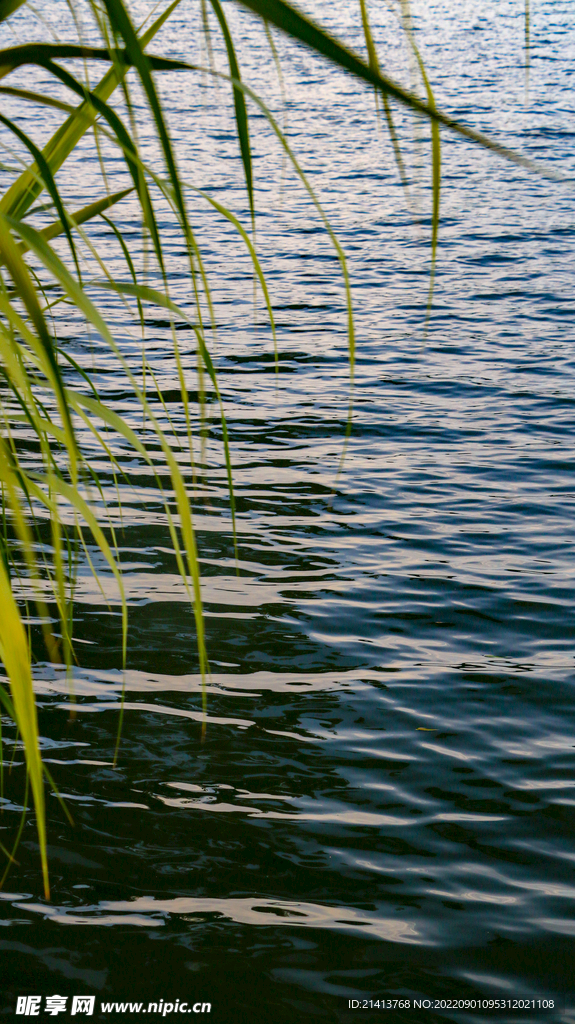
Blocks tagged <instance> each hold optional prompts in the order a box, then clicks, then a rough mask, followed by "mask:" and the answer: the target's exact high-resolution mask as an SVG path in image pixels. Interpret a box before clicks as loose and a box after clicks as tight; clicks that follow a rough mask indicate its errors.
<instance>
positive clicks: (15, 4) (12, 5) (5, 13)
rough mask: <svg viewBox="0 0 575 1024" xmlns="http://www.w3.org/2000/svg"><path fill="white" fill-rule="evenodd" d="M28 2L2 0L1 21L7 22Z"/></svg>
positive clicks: (0, 4)
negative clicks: (7, 19)
mask: <svg viewBox="0 0 575 1024" xmlns="http://www.w3.org/2000/svg"><path fill="white" fill-rule="evenodd" d="M25 3H26V0H0V21H6V18H9V17H10V15H11V14H13V13H14V11H17V10H18V8H19V7H22V4H25Z"/></svg>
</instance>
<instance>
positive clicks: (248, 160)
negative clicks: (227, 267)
mask: <svg viewBox="0 0 575 1024" xmlns="http://www.w3.org/2000/svg"><path fill="white" fill-rule="evenodd" d="M210 3H211V5H212V7H213V9H214V13H215V15H216V18H217V19H218V21H219V23H220V28H221V30H222V35H223V37H224V41H225V44H226V50H227V54H228V63H229V65H230V76H231V78H232V79H237V80H238V81H240V82H241V79H242V76H241V74H240V69H239V66H238V61H237V57H236V51H235V48H234V43H233V40H232V36H231V32H230V29H229V26H228V23H227V21H226V16H225V14H224V12H223V9H222V5H221V3H220V0H210ZM233 91H234V107H235V112H236V127H237V130H238V140H239V144H240V153H241V157H242V163H243V165H244V174H245V178H246V188H247V190H248V198H249V202H250V213H251V218H252V226H253V224H254V222H255V209H254V184H253V172H252V155H251V149H250V134H249V126H248V113H247V110H246V101H245V99H244V94H243V92H242V91H241V89H238V88H236V86H235V85H234V87H233Z"/></svg>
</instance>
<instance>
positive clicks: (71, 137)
mask: <svg viewBox="0 0 575 1024" xmlns="http://www.w3.org/2000/svg"><path fill="white" fill-rule="evenodd" d="M180 3H181V0H173V2H172V3H171V4H170V5H169V6H168V7H167V8H166V10H165V11H163V12H162V14H161V15H160V16H159V17H158V18H156V20H155V21H154V22H153V24H152V25H150V27H149V28H148V29H146V31H145V32H144V33H143V34H142V37H141V45H142V46H143V47H145V46H147V45H148V43H150V42H151V41H152V39H153V38H154V36H155V35H156V33H157V32H159V30H160V29H161V27H162V25H164V23H165V22H166V21H167V19H168V18H169V17H170V15H171V14H172V12H173V11H174V10H175V9H176V7H177V6H178V5H179V4H180ZM83 49H84V51H86V49H87V48H86V47H84V48H83ZM0 57H1V54H0ZM104 59H105V60H109V54H108V53H107V51H106V54H105V57H104ZM0 63H1V62H0ZM127 70H128V69H127V66H126V68H125V69H121V70H120V71H119V70H118V68H116V67H113V68H111V69H110V70H109V71H107V72H106V74H105V75H104V77H103V78H102V80H101V81H100V82H99V83H98V85H97V86H96V87H95V89H94V90H93V92H94V93H95V95H97V96H98V97H99V98H100V99H102V100H107V99H108V98H109V97H110V96H111V95H112V93H113V92H114V89H115V88H116V87H117V85H118V84H119V82H120V77H121V75H122V74H126V72H127ZM0 77H1V75H0ZM96 116H97V114H96V111H95V110H94V108H93V106H92V104H91V103H90V102H89V101H86V100H84V101H83V102H82V103H81V104H80V106H79V107H77V109H76V110H75V111H74V113H73V114H70V116H69V117H68V118H67V120H66V121H65V122H64V124H63V125H61V126H60V128H58V130H57V131H56V132H55V134H54V135H53V136H52V138H51V139H50V141H49V142H48V143H47V145H46V146H45V147H44V149H43V150H42V152H43V154H44V156H45V158H46V160H47V161H48V163H49V164H50V168H51V170H52V173H53V174H55V173H56V171H57V170H58V169H59V168H60V167H61V166H62V164H63V163H64V161H65V160H66V159H67V157H68V156H69V155H70V153H71V152H72V151H73V150H74V149H75V148H76V146H77V144H78V142H79V141H80V139H81V138H82V136H83V135H85V133H86V132H87V131H88V129H89V128H91V127H92V125H93V124H94V122H95V120H96ZM37 175H38V167H36V166H34V165H32V166H31V167H30V168H28V169H27V170H25V171H23V173H22V174H21V175H20V176H19V178H18V179H17V180H16V181H15V182H14V183H13V184H12V185H11V186H10V188H9V189H8V191H7V192H6V193H5V194H4V196H3V197H2V199H1V200H0V213H7V214H8V215H10V216H13V217H22V216H23V215H24V213H25V212H26V210H28V209H29V208H30V206H31V205H32V203H33V202H34V201H35V199H36V198H37V197H38V196H39V195H40V192H41V191H42V185H41V184H40V183H39V182H38V180H37Z"/></svg>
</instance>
